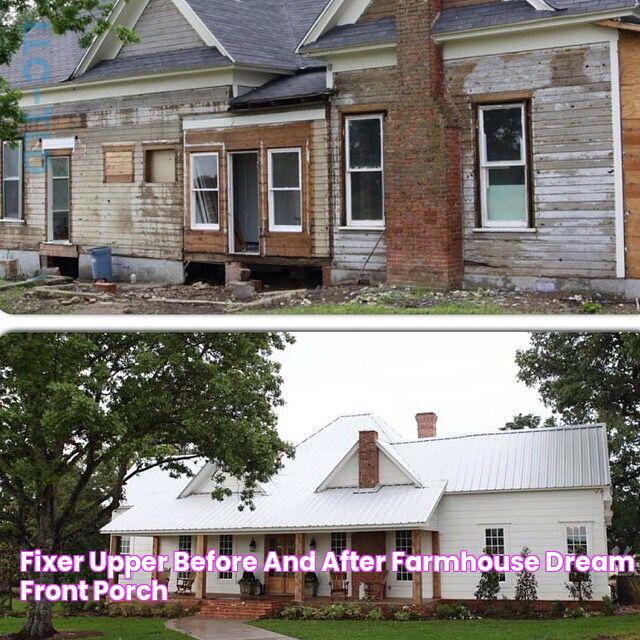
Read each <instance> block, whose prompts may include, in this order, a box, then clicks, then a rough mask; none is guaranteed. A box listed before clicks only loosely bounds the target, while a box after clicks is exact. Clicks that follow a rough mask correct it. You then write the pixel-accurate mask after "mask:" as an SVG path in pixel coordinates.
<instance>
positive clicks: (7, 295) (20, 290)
mask: <svg viewBox="0 0 640 640" xmlns="http://www.w3.org/2000/svg"><path fill="white" fill-rule="evenodd" d="M0 284H6V281H5V280H0ZM26 292H27V290H26V288H25V287H11V288H10V289H3V290H1V291H0V311H4V312H5V313H12V312H13V310H14V309H15V308H16V305H17V304H18V303H19V302H20V301H21V300H22V298H23V297H24V295H25V294H26Z"/></svg>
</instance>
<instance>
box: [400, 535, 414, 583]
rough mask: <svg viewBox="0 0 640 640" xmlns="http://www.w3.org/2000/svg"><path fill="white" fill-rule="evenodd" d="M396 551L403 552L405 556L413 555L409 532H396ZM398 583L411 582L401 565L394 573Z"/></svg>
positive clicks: (409, 575) (407, 572) (405, 569)
mask: <svg viewBox="0 0 640 640" xmlns="http://www.w3.org/2000/svg"><path fill="white" fill-rule="evenodd" d="M396 551H398V552H400V551H404V553H405V554H406V555H407V556H410V555H411V554H412V553H413V540H412V536H411V531H396ZM396 579H397V580H398V581H399V582H411V580H413V578H412V576H411V574H410V573H409V571H407V568H406V567H405V566H404V565H402V566H401V567H400V568H399V569H398V572H397V573H396Z"/></svg>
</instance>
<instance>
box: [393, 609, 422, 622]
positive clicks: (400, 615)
mask: <svg viewBox="0 0 640 640" xmlns="http://www.w3.org/2000/svg"><path fill="white" fill-rule="evenodd" d="M393 619H394V620H396V621H397V622H409V621H410V620H417V619H418V613H417V612H416V611H415V610H414V609H412V608H411V607H402V609H400V610H398V611H396V612H395V613H394V614H393Z"/></svg>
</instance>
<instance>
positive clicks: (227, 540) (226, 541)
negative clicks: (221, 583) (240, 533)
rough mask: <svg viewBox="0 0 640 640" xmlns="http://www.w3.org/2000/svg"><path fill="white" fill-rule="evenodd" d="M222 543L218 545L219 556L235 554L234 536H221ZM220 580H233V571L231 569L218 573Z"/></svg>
mask: <svg viewBox="0 0 640 640" xmlns="http://www.w3.org/2000/svg"><path fill="white" fill-rule="evenodd" d="M219 542H220V544H219V545H218V555H219V556H232V555H233V536H220V541H219ZM218 578H219V579H220V580H233V573H232V572H231V571H220V572H219V573H218Z"/></svg>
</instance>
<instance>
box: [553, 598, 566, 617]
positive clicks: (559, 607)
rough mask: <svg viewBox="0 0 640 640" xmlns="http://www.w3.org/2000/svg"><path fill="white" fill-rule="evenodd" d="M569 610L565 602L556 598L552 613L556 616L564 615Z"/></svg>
mask: <svg viewBox="0 0 640 640" xmlns="http://www.w3.org/2000/svg"><path fill="white" fill-rule="evenodd" d="M566 612H567V607H566V605H565V603H564V602H560V600H556V601H555V602H554V603H553V604H552V605H551V613H553V614H554V615H556V616H563V615H564V614H565V613H566Z"/></svg>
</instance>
